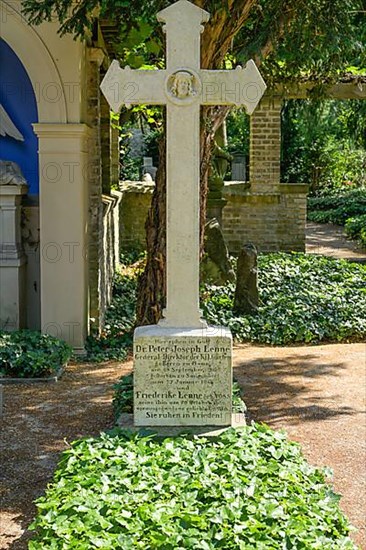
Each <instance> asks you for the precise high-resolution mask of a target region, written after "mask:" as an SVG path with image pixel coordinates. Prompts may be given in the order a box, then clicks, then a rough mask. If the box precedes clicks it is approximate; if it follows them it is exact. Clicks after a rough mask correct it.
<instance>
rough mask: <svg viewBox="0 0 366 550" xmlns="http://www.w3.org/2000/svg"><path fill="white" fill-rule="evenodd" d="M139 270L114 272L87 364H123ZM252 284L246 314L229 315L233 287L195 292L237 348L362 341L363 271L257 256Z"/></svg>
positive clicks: (365, 330)
mask: <svg viewBox="0 0 366 550" xmlns="http://www.w3.org/2000/svg"><path fill="white" fill-rule="evenodd" d="M135 266H136V267H135ZM234 267H235V266H234ZM142 269H143V264H142V263H141V262H139V263H137V264H134V265H132V266H130V267H127V268H126V267H125V269H124V270H123V272H122V273H117V274H116V277H115V281H114V290H113V300H112V303H111V305H110V307H109V309H108V311H107V314H106V325H105V327H104V330H103V333H102V335H101V336H92V337H90V338H89V340H88V343H87V350H88V357H87V360H88V361H103V360H108V359H119V360H124V359H125V358H126V356H127V353H128V351H129V350H130V349H131V345H132V330H133V326H134V324H135V322H136V318H135V308H136V287H137V277H138V274H139V273H141V270H142ZM258 285H259V296H260V307H259V311H258V314H257V315H253V316H249V315H241V316H238V315H235V314H234V313H233V311H232V309H233V297H234V290H235V287H234V285H233V284H228V285H226V286H220V287H219V286H205V287H202V288H201V307H202V310H203V314H204V317H205V318H206V320H207V321H208V322H209V323H210V324H214V325H224V326H227V327H229V328H230V329H231V331H232V333H233V335H234V337H235V339H236V340H237V341H239V342H256V343H261V344H273V345H288V344H294V343H300V342H305V343H318V342H322V341H327V342H349V341H360V340H361V341H362V340H363V339H365V338H366V266H363V265H359V264H354V263H350V262H347V261H346V260H335V259H333V258H325V257H322V256H318V255H306V254H301V253H291V254H287V253H284V252H281V253H275V254H266V255H259V257H258Z"/></svg>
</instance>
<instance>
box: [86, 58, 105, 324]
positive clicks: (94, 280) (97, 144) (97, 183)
mask: <svg viewBox="0 0 366 550" xmlns="http://www.w3.org/2000/svg"><path fill="white" fill-rule="evenodd" d="M88 53H89V63H88V76H87V90H88V107H87V122H88V124H89V126H91V128H92V131H91V137H90V142H89V227H88V237H89V244H88V257H89V301H90V317H91V318H92V319H94V321H92V323H91V326H92V327H93V328H97V329H98V330H100V329H101V327H102V321H103V320H102V319H101V298H100V297H101V290H102V288H101V287H102V281H101V274H102V269H101V262H102V261H103V203H102V153H101V116H100V115H101V112H100V111H101V100H100V99H101V92H100V88H99V86H100V81H101V78H100V66H101V64H102V62H103V58H104V54H103V52H102V50H100V49H99V48H89V49H88Z"/></svg>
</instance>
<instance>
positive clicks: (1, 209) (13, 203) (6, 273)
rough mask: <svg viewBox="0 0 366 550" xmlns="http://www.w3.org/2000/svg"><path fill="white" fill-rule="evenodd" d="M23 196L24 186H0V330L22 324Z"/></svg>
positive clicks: (24, 260)
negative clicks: (21, 222) (21, 228)
mask: <svg viewBox="0 0 366 550" xmlns="http://www.w3.org/2000/svg"><path fill="white" fill-rule="evenodd" d="M26 193H27V186H26V185H0V329H6V330H17V329H19V328H23V327H24V326H25V322H26V307H25V275H26V274H25V268H26V256H25V254H24V251H23V247H22V242H21V230H20V221H21V220H20V215H21V201H22V195H25V194H26Z"/></svg>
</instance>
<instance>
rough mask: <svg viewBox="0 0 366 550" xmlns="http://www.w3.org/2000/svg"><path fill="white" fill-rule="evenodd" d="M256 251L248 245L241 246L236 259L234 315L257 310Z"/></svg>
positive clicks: (251, 245)
mask: <svg viewBox="0 0 366 550" xmlns="http://www.w3.org/2000/svg"><path fill="white" fill-rule="evenodd" d="M258 303H259V295H258V277H257V250H256V248H255V246H254V245H253V244H251V243H248V244H246V245H244V246H243V248H242V249H241V251H240V255H239V258H238V268H237V274H236V289H235V297H234V311H235V312H236V313H241V314H246V313H251V314H253V313H256V311H257V309H258Z"/></svg>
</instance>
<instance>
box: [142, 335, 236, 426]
mask: <svg viewBox="0 0 366 550" xmlns="http://www.w3.org/2000/svg"><path fill="white" fill-rule="evenodd" d="M153 328H154V329H155V330H154V331H153V332H155V335H153V334H151V329H153ZM149 329H150V332H149ZM220 330H221V335H220V336H213V335H208V332H209V331H208V329H203V330H199V329H193V330H189V329H188V330H185V331H182V329H180V330H179V334H178V333H176V334H174V330H172V329H165V330H164V329H162V328H158V329H156V327H140V328H139V329H137V334H135V338H134V360H135V371H134V420H135V425H136V426H198V425H199V426H228V425H230V424H231V410H232V406H231V389H232V388H231V386H232V370H231V359H232V358H231V356H232V339H231V335H230V333H229V331H225V329H224V331H223V330H222V329H221V327H220ZM211 331H212V328H211ZM144 332H145V335H144ZM157 332H159V333H160V334H159V335H157V334H156V333H157ZM164 332H165V333H166V334H164ZM222 332H224V334H223V335H222ZM184 333H185V334H184ZM205 333H206V335H205Z"/></svg>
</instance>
